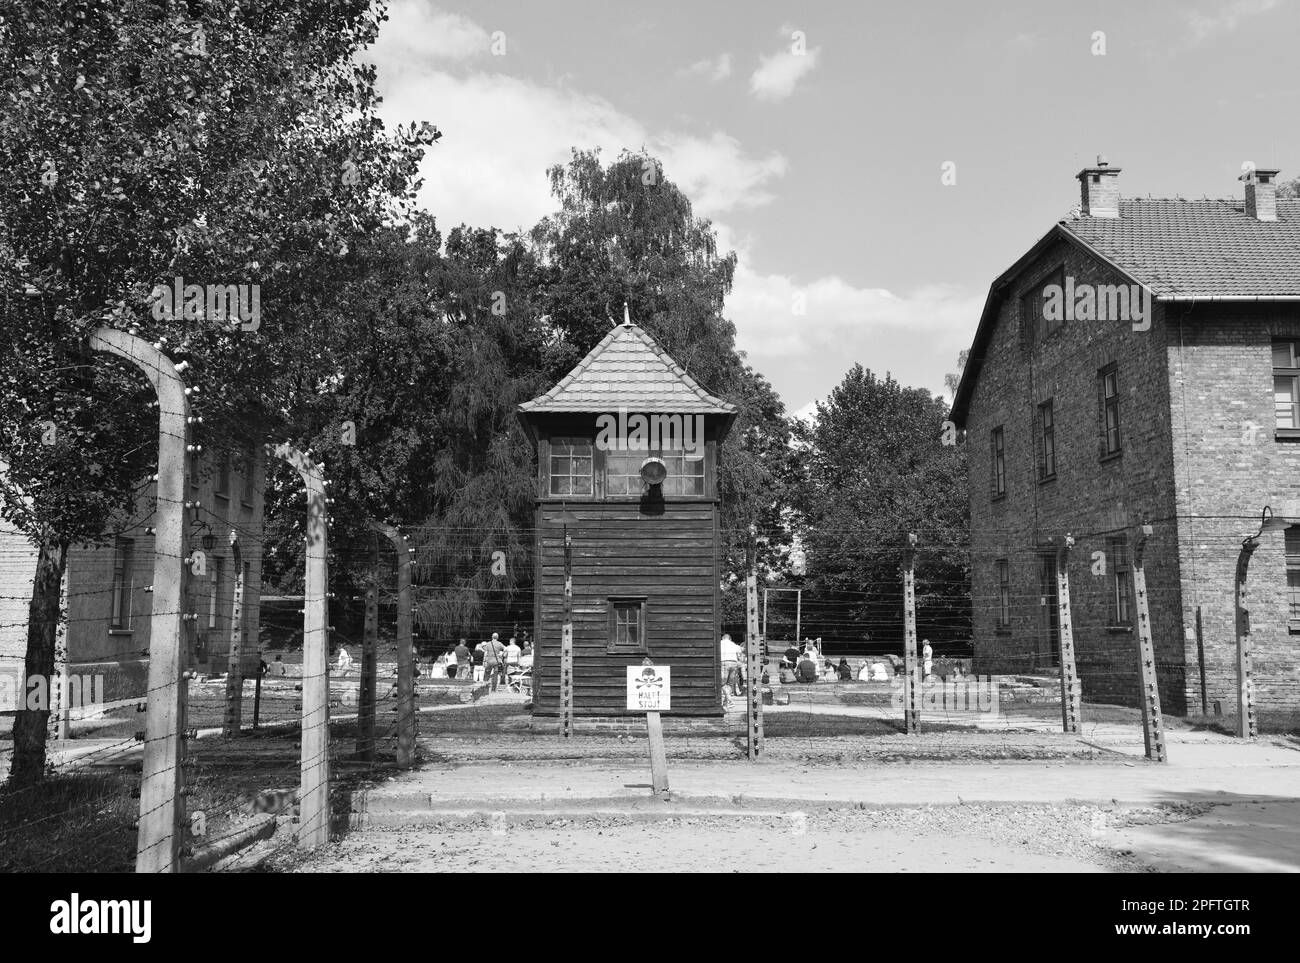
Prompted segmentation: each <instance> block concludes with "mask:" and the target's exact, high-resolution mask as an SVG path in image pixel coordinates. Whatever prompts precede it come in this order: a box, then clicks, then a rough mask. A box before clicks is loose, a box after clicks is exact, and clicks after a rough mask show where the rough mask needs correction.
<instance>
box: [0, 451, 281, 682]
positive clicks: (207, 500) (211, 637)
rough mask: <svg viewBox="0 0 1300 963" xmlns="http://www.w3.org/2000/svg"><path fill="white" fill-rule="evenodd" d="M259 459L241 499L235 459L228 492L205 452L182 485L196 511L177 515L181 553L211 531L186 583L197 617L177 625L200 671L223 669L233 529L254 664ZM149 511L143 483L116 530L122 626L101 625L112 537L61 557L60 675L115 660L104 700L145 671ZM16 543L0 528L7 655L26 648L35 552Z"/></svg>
mask: <svg viewBox="0 0 1300 963" xmlns="http://www.w3.org/2000/svg"><path fill="white" fill-rule="evenodd" d="M262 461H263V460H262V458H261V456H260V455H259V456H258V458H257V459H256V461H255V462H254V465H253V472H254V485H253V488H252V491H251V493H249V495H250V497H248V498H247V499H246V498H245V488H244V484H243V474H242V472H241V470H240V469H239V467H238V465H235V466H233V467H232V471H231V477H230V484H229V493H228V495H227V496H222V495H219V494H217V492H216V480H215V472H214V471H213V465H212V462H211V460H210V459H207V458H205V459H204V460H203V461H202V462H201V463H200V467H199V470H198V471H197V472H196V482H197V483H196V484H195V485H194V486H193V487H191V489H190V491H189V496H188V497H189V499H190V500H192V501H198V502H199V503H200V505H201V506H202V507H201V509H200V510H199V511H198V512H197V513H195V512H194V511H193V510H190V511H187V513H186V516H187V520H188V521H187V526H186V530H187V532H188V533H189V534H190V538H189V539H188V549H187V550H193V549H196V548H200V547H201V537H202V534H203V533H204V531H209V532H211V534H212V536H213V548H212V550H211V552H209V553H208V554H209V560H208V572H207V574H206V575H205V576H192V577H190V579H189V587H190V592H191V596H190V602H189V609H190V610H191V611H195V612H197V613H198V615H199V619H198V622H197V627H196V628H187V629H186V632H187V634H188V640H187V645H188V647H189V649H190V651H191V653H192V654H193V660H192V664H194V665H195V666H196V667H197V668H199V669H200V670H201V671H211V672H224V671H225V669H226V660H227V657H228V653H229V645H230V612H231V605H232V600H233V592H234V579H235V572H234V566H233V564H232V561H231V555H232V553H231V547H230V534H231V532H232V531H235V532H237V533H238V535H239V539H240V544H241V548H242V552H243V559H244V560H245V561H247V562H248V563H249V573H250V575H249V580H248V588H247V590H246V591H245V596H244V623H243V626H244V632H243V635H244V638H245V639H246V645H245V649H244V655H243V660H244V665H245V671H246V672H251V671H252V670H253V669H254V668H255V667H256V666H257V664H258V659H259V655H258V647H257V640H258V634H259V632H258V630H259V621H260V605H259V597H260V591H259V585H260V580H261V568H262V517H263V500H262V473H263V470H264V468H263V464H262ZM152 513H153V490H152V488H150V489H149V490H147V491H146V492H145V494H144V496H143V497H142V498H141V499H140V500H139V508H138V511H137V513H136V515H135V516H134V517H132V518H131V519H128V520H127V521H126V522H125V523H124V524H120V525H118V526H117V530H118V531H120V533H121V534H122V536H123V537H129V538H130V539H131V540H132V553H131V559H132V564H131V566H130V573H129V575H130V585H131V593H130V610H131V620H130V624H129V627H127V628H124V629H113V628H112V626H111V625H110V616H111V613H112V594H113V593H112V587H113V569H114V560H115V551H114V548H113V544H112V541H111V540H110V541H108V542H107V543H106V544H103V545H99V546H76V547H73V548H72V549H71V550H69V553H68V573H67V590H68V632H67V639H68V662H69V671H70V672H88V673H91V674H102V673H104V672H105V671H106V670H105V669H104V666H105V665H118V666H120V668H121V671H112V672H109V673H108V674H109V676H110V679H111V685H112V688H113V691H114V696H113V698H129V697H133V696H136V695H140V694H142V693H143V692H144V691H145V689H144V686H145V683H144V678H145V674H144V673H143V672H142V671H138V667H139V666H141V665H143V663H142V662H141V661H140V660H144V659H146V658H147V656H148V653H149V615H150V611H151V608H152V604H153V596H152V595H151V594H150V593H149V592H147V591H146V588H147V587H148V586H149V585H151V584H152V582H153V566H154V560H153V551H154V540H153V537H152V536H150V535H148V534H146V533H145V529H146V528H147V527H148V526H150V525H151V524H152ZM196 517H197V518H199V519H201V520H203V521H204V522H205V523H206V524H207V526H208V528H207V529H206V530H205V529H203V528H201V527H198V526H195V525H194V524H192V522H193V519H194V518H196ZM24 546H27V543H26V541H25V540H24V539H22V537H21V536H18V535H16V534H12V533H10V534H5V532H4V531H2V530H0V597H3V598H0V656H3V655H5V654H8V653H10V652H13V653H15V654H17V655H19V656H21V655H23V654H24V653H25V652H26V645H27V643H26V623H27V602H26V601H22V599H23V598H26V599H30V597H31V576H32V569H33V568H34V565H35V555H34V553H31V554H29V552H30V546H27V547H26V548H24ZM219 559H220V560H224V566H218V565H217V564H216V561H217V560H219ZM219 567H220V568H221V569H222V572H221V574H222V578H221V582H220V584H219V585H217V583H216V581H215V579H214V575H215V574H216V573H217V570H218V568H219ZM214 586H215V587H216V588H217V594H216V599H217V608H216V618H215V620H214V621H215V624H214V625H213V626H212V627H211V628H209V605H210V600H211V597H212V589H213V587H214ZM10 597H13V598H10ZM13 623H18V624H17V625H14V624H13ZM137 690H138V691H137Z"/></svg>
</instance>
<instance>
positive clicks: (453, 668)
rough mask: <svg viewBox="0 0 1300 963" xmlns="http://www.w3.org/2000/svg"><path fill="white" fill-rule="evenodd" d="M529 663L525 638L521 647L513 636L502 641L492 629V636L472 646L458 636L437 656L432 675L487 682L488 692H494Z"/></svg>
mask: <svg viewBox="0 0 1300 963" xmlns="http://www.w3.org/2000/svg"><path fill="white" fill-rule="evenodd" d="M532 664H533V644H532V642H530V641H528V640H527V639H525V640H524V644H523V645H522V646H521V645H520V644H519V641H518V640H517V639H516V638H515V637H514V636H513V635H512V636H510V641H509V642H506V643H502V641H501V636H500V634H499V633H497V632H493V633H492V638H490V639H487V640H486V641H483V642H479V643H478V644H477V645H475V646H474V648H473V649H471V648H470V647H469V642H467V641H466V640H465V639H461V640H460V641H459V642H458V643H457V644H456V645H455V646H454V647H452V648H449V649H448V650H447V651H446V652H445V653H443V654H442V655H440V656H438V659H437V661H436V662H435V663H434V665H433V667H432V670H431V674H433V675H446V677H447V678H449V679H469V678H472V679H473V680H474V681H475V682H484V681H486V682H487V683H488V684H489V687H490V691H492V692H495V691H496V690H497V686H498V685H500V684H501V683H503V682H506V681H508V680H509V678H510V675H511V673H512V672H515V671H522V670H523V669H526V668H528V667H529V666H531V665H532ZM440 670H441V671H440Z"/></svg>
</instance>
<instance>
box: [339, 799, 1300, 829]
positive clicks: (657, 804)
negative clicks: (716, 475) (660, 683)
mask: <svg viewBox="0 0 1300 963" xmlns="http://www.w3.org/2000/svg"><path fill="white" fill-rule="evenodd" d="M1180 801H1182V802H1203V803H1216V802H1225V801H1226V800H1224V799H1223V795H1222V794H1221V793H1216V792H1203V793H1197V794H1195V795H1194V796H1192V797H1184V798H1182V799H1181V800H1180ZM1231 801H1232V802H1233V803H1247V802H1256V803H1264V802H1271V803H1276V802H1282V801H1289V800H1282V799H1279V798H1278V797H1276V796H1259V797H1252V798H1249V799H1241V798H1234V799H1233V800H1231ZM1295 801H1300V797H1295ZM353 804H354V810H353V812H352V813H350V814H348V815H347V817H346V825H347V827H348V828H349V829H352V830H356V829H365V828H379V827H396V826H419V825H425V824H430V823H436V822H447V821H467V820H476V819H491V818H492V817H494V816H496V815H497V814H501V816H503V817H504V818H505V819H506V820H507V821H510V822H519V821H523V820H528V819H560V818H572V819H584V818H591V817H601V816H622V817H627V818H631V819H634V820H650V821H654V820H661V819H676V818H681V817H687V816H751V817H761V816H779V815H784V814H788V813H791V812H818V811H825V810H862V811H871V810H882V811H883V810H892V809H932V808H936V807H938V808H957V807H962V806H975V807H985V808H988V807H999V806H1032V807H1047V806H1060V807H1065V806H1104V807H1107V808H1115V807H1119V808H1132V807H1140V808H1145V807H1149V806H1151V805H1154V804H1153V803H1152V802H1151V801H1149V800H1140V799H1132V798H1119V797H1116V796H1115V795H1114V794H1113V793H1105V794H1103V795H1100V796H1097V797H1095V798H1083V797H1070V798H1066V799H1060V800H1054V801H1028V800H1025V799H1016V798H1007V799H973V800H955V801H954V800H939V801H935V802H926V803H920V802H907V803H891V802H878V801H871V800H866V799H852V798H843V799H808V798H798V797H788V796H754V795H745V794H737V795H730V796H727V795H707V794H692V793H669V795H668V797H667V798H666V799H655V798H654V797H652V796H650V795H649V793H648V791H647V793H646V794H622V795H611V796H599V797H584V798H571V797H559V796H549V797H548V796H538V797H532V798H514V799H496V800H491V799H484V798H483V797H481V796H480V797H464V798H451V797H438V796H434V795H430V794H428V793H388V794H384V795H381V796H373V795H367V794H364V793H363V794H360V795H358V796H357V797H355V798H354V800H353ZM340 821H341V822H342V821H343V820H342V819H340Z"/></svg>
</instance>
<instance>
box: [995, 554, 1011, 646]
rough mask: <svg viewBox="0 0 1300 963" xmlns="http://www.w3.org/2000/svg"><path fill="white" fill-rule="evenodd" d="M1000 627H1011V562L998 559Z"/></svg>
mask: <svg viewBox="0 0 1300 963" xmlns="http://www.w3.org/2000/svg"><path fill="white" fill-rule="evenodd" d="M998 628H1000V629H1009V628H1011V563H1010V562H1009V561H1007V560H1006V559H1005V558H1000V559H998Z"/></svg>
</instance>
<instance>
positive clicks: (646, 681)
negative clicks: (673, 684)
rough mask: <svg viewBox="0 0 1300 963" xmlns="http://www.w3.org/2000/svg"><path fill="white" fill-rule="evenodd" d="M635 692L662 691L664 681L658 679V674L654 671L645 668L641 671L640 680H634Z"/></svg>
mask: <svg viewBox="0 0 1300 963" xmlns="http://www.w3.org/2000/svg"><path fill="white" fill-rule="evenodd" d="M636 687H637V690H638V691H640V690H642V689H662V688H663V687H664V680H663V679H661V678H659V673H657V672H656V671H655V670H654V669H651V668H645V669H642V670H641V678H639V679H637V680H636Z"/></svg>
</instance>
